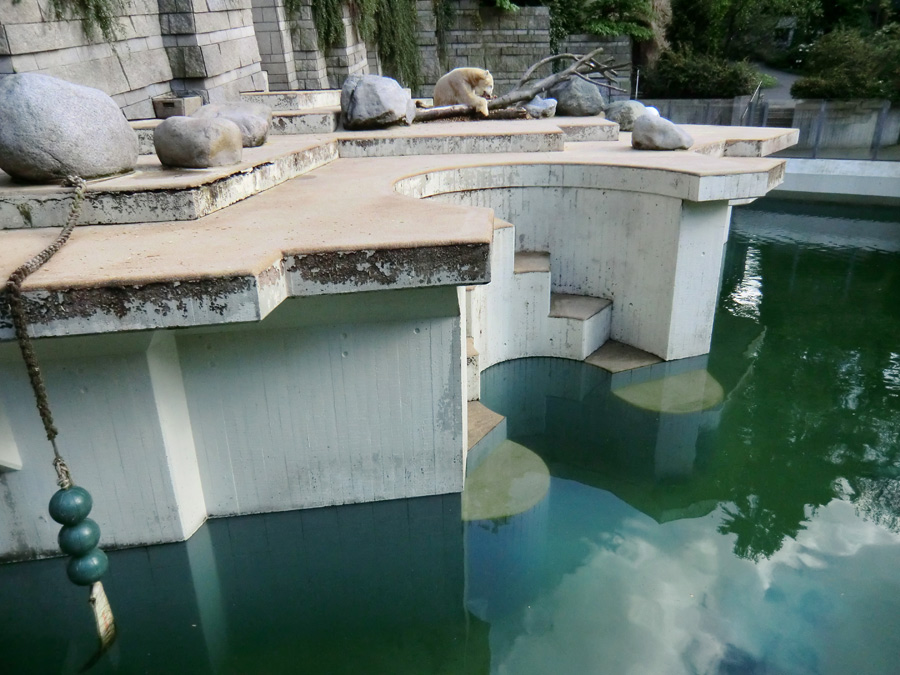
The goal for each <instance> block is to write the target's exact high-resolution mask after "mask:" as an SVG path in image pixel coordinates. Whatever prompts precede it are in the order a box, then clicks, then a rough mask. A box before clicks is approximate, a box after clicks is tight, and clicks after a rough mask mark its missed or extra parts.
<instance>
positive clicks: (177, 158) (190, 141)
mask: <svg viewBox="0 0 900 675" xmlns="http://www.w3.org/2000/svg"><path fill="white" fill-rule="evenodd" d="M153 145H154V147H155V148H156V156H157V157H159V161H160V162H162V163H163V164H165V165H166V166H172V167H183V168H187V169H206V168H209V167H211V166H226V165H228V164H237V163H238V162H240V161H241V152H242V143H241V130H240V128H239V127H238V125H237V124H235V123H234V122H232V121H231V120H227V119H224V118H221V117H218V118H213V119H201V118H196V117H181V116H176V117H168V118H166V119H165V120H163V121H162V122H161V123H160V124H159V126H157V127H156V129H154V130H153Z"/></svg>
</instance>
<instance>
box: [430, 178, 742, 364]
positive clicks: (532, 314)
mask: <svg viewBox="0 0 900 675" xmlns="http://www.w3.org/2000/svg"><path fill="white" fill-rule="evenodd" d="M570 168H573V169H578V168H580V167H564V168H563V170H564V172H565V170H567V169H570ZM569 174H570V175H573V174H574V175H575V181H574V182H581V181H583V180H584V176H580V177H579V176H578V175H577V172H575V171H570V172H569ZM439 199H440V200H441V201H447V202H450V203H455V204H471V205H473V206H485V207H489V208H492V209H494V212H495V214H497V216H499V217H500V218H502V219H504V220H507V221H509V222H512V223H514V224H515V233H514V234H511V233H509V232H505V231H496V232H495V238H494V250H493V252H492V257H491V264H492V274H491V278H492V283H491V286H493V285H494V284H496V283H498V280H500V283H506V282H503V281H502V280H503V279H504V278H505V277H506V276H508V275H510V273H511V270H510V269H508V268H509V265H510V264H511V261H509V260H507V259H505V258H503V257H502V256H503V255H505V254H504V253H503V251H504V247H507V246H513V247H514V248H515V250H518V251H541V250H544V251H549V254H550V268H551V270H552V283H551V282H550V279H551V273H547V274H545V275H544V276H543V277H541V276H540V275H539V274H519V275H515V277H516V280H515V283H514V284H513V285H510V286H509V287H508V288H507V289H505V290H502V291H501V290H499V289H498V290H489V289H490V286H489V287H488V290H485V291H478V290H476V291H474V292H473V303H474V304H473V312H475V313H476V314H479V315H481V316H482V317H483V318H482V321H483V323H484V325H485V326H486V328H483V329H482V331H483V332H485V333H487V334H488V337H487V338H485V336H484V335H480V336H476V335H475V334H473V338H476V339H475V347H476V349H477V350H478V352H479V364H480V367H481V368H482V369H484V368H487V367H489V366H490V365H492V364H494V363H497V362H499V361H503V360H507V359H510V358H519V357H521V356H525V355H539V354H546V355H549V353H548V352H547V349H549V348H550V347H549V343H550V342H555V343H556V344H554V346H553V348H552V351H553V352H554V354H555V355H559V356H565V357H566V358H580V359H584V358H586V357H587V356H588V355H589V354H590V353H591V352H593V351H594V349H596V348H598V347H599V346H600V345H601V344H602V343H603V341H605V340H606V338H607V337H610V336H611V337H612V338H613V339H615V340H618V341H620V342H624V343H626V344H629V345H632V346H634V347H637V348H639V349H642V350H644V351H647V352H650V353H653V354H656V355H658V356H660V357H661V358H663V359H680V358H685V357H689V356H695V355H698V354H705V353H706V352H708V351H709V342H710V338H711V335H712V319H713V311H714V308H715V301H716V294H717V289H718V280H719V274H720V270H721V264H722V256H723V243H724V241H725V239H726V237H727V232H728V226H729V220H730V214H731V212H730V207H729V205H728V201H727V200H723V201H713V202H705V203H694V202H690V201H683V200H681V199H677V198H674V197H669V196H663V195H658V194H653V193H650V194H647V193H640V192H631V191H619V190H608V189H585V188H583V187H580V188H572V187H569V186H559V187H557V186H552V187H524V188H494V189H482V190H466V191H462V192H456V193H443V194H441V196H440V197H439ZM512 237H514V242H512V243H509V242H508V240H510V239H511V238H512ZM542 284H543V285H542ZM544 286H546V289H545V288H544ZM514 288H515V289H516V290H513V289H514ZM551 292H552V293H565V294H572V295H579V296H589V297H592V298H607V299H610V300H612V301H613V305H612V310H611V317H610V318H609V320H610V321H611V326H610V328H609V329H608V330H609V331H610V333H607V335H606V336H605V337H603V338H602V341H600V342H597V337H596V336H594V337H592V336H589V335H588V334H584V336H583V337H578V338H575V337H574V336H573V335H569V336H565V335H564V334H555V335H553V336H551V335H550V334H548V333H546V332H544V331H546V330H547V329H548V327H547V326H545V324H544V323H543V321H544V320H543V319H539V318H538V317H541V316H543V317H546V316H547V312H548V311H549V304H548V303H549V297H550V293H551ZM516 293H521V294H522V296H521V298H519V299H514V297H513V295H514V294H516ZM484 294H487V295H486V296H485V297H487V298H491V297H492V296H493V297H495V298H498V299H499V298H502V299H500V300H498V301H497V304H494V302H495V301H494V300H491V299H487V300H484V301H482V300H480V296H481V295H484ZM525 298H531V299H530V300H528V301H527V303H528V305H527V306H528V313H527V314H526V315H524V316H521V317H520V316H518V315H515V314H513V313H511V312H514V311H517V310H513V309H510V308H513V307H516V306H518V305H520V304H522V303H524V302H526V300H525ZM480 302H484V303H486V304H485V305H484V309H481V308H480V305H479V303H480ZM545 305H547V307H546V310H547V311H545V307H544V306H545ZM500 317H505V318H504V319H501V318H500ZM604 320H605V319H604ZM510 322H511V323H510ZM473 323H476V324H477V322H473ZM497 325H501V326H503V328H501V330H500V333H499V334H495V333H494V331H495V327H496V326H497ZM507 326H509V327H507ZM581 329H586V330H588V332H590V330H591V326H590V323H588V324H585V325H583V326H580V327H579V330H581ZM599 330H600V333H599V334H601V335H602V333H603V331H604V330H607V329H605V328H601V329H599ZM528 335H530V336H532V337H529V338H526V337H525V336H528ZM499 336H502V337H499ZM531 339H534V340H537V341H538V342H542V341H547V343H548V346H547V347H543V348H538V347H536V346H535V345H534V344H531V343H529V342H528V341H529V340H531ZM495 340H499V342H498V343H497V344H498V345H502V346H498V347H495V346H494V344H495ZM573 340H574V342H573ZM591 343H594V348H593V349H591V350H590V351H588V352H587V353H585V354H584V355H583V356H576V354H580V349H581V346H582V345H584V346H585V347H586V346H587V345H588V344H591ZM575 344H578V347H577V348H575V349H572V347H574V345H575ZM563 345H565V347H563Z"/></svg>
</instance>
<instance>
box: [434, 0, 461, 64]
mask: <svg viewBox="0 0 900 675" xmlns="http://www.w3.org/2000/svg"><path fill="white" fill-rule="evenodd" d="M432 9H433V11H434V25H435V31H434V33H435V37H436V38H437V49H438V60H439V61H440V62H441V66H442V68H443V69H444V70H447V69H448V68H449V62H448V59H447V31H448V30H449V29H450V25H451V23H452V22H453V17H454V16H455V15H456V12H455V10H454V8H453V4H452V3H451V2H450V0H432Z"/></svg>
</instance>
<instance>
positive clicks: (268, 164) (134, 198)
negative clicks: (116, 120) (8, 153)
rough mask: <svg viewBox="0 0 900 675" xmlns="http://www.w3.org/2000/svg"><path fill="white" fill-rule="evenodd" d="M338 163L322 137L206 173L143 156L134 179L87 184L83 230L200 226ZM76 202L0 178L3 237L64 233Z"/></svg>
mask: <svg viewBox="0 0 900 675" xmlns="http://www.w3.org/2000/svg"><path fill="white" fill-rule="evenodd" d="M335 159H337V147H336V144H335V143H334V142H333V141H329V140H325V139H321V138H318V137H311V138H304V139H273V140H272V141H270V142H269V143H267V144H266V145H265V146H263V147H260V148H246V149H244V151H243V159H242V161H241V163H240V164H237V165H234V166H228V167H217V168H210V169H206V170H191V171H184V170H181V171H179V170H177V169H168V168H166V167H163V166H162V165H161V164H160V163H159V160H158V159H157V158H156V157H155V156H144V157H141V158H140V160H139V161H138V164H137V167H136V171H135V172H134V173H133V174H131V175H129V176H123V177H121V178H114V179H110V180H105V181H97V182H94V183H89V184H88V186H87V189H86V191H85V201H84V205H83V206H82V210H81V218H80V221H79V222H80V223H81V224H99V225H103V224H121V223H152V222H164V221H169V220H196V219H197V218H200V217H202V216H205V215H207V214H209V213H213V212H215V211H218V210H219V209H221V208H224V207H226V206H229V205H231V204H234V203H235V202H238V201H240V200H242V199H245V198H246V197H249V196H251V195H254V194H256V193H258V192H260V191H262V190H267V189H269V188H271V187H274V186H275V185H279V184H281V183H283V182H284V181H286V180H290V179H291V178H295V177H297V176H299V175H302V174H304V173H306V172H308V171H312V170H313V169H315V168H317V167H320V166H323V165H324V164H327V163H329V162H331V161H333V160H335ZM71 199H72V190H69V189H63V188H59V187H45V186H31V187H27V186H21V185H17V184H15V183H13V182H12V181H11V180H10V179H9V178H8V177H7V176H6V175H4V174H2V173H0V231H2V230H3V229H20V228H26V229H28V228H39V227H57V226H60V224H61V223H64V222H65V219H66V217H67V214H68V212H69V208H70V206H71Z"/></svg>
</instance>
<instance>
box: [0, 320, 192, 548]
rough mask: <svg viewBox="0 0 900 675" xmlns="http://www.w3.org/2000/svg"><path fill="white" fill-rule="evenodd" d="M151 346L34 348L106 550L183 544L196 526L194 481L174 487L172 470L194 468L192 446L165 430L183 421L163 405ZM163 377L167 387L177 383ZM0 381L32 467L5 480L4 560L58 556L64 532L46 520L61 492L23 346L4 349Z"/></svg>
mask: <svg viewBox="0 0 900 675" xmlns="http://www.w3.org/2000/svg"><path fill="white" fill-rule="evenodd" d="M151 339H152V336H151V334H149V333H144V334H139V335H136V334H131V335H129V334H121V333H120V334H117V335H114V336H96V337H92V338H64V339H63V338H60V339H56V340H52V341H38V342H37V343H36V349H37V353H38V358H39V359H40V363H41V370H42V372H43V374H44V378H45V380H46V384H47V390H48V393H49V398H50V403H51V406H52V409H53V415H54V420H55V422H56V425H57V428H58V429H59V430H60V435H59V437H58V438H57V444H58V446H59V449H60V452H61V453H62V455H63V457H64V458H65V459H66V461H67V462H68V464H69V468H70V469H71V471H72V477H73V479H74V480H75V482H76V483H77V484H79V485H82V486H84V487H85V488H86V489H88V490H89V491H90V492H91V494H92V495H93V497H94V509H93V511H92V513H91V517H92V518H93V519H94V520H96V521H97V523H98V524H99V525H100V529H101V532H102V539H101V546H105V547H111V548H115V547H121V546H135V545H139V544H148V543H159V542H166V541H180V540H183V539H185V538H186V537H188V536H189V535H190V534H191V532H193V529H191V528H192V527H194V526H195V525H196V521H197V518H196V505H195V504H194V506H193V510H191V509H188V511H187V513H185V514H182V506H183V505H184V504H185V503H186V502H185V500H184V497H185V494H186V492H187V490H186V489H185V488H186V485H187V483H188V482H189V480H190V477H191V476H190V472H187V473H186V474H185V475H184V476H180V477H178V478H177V480H176V478H175V476H173V474H172V471H173V468H179V469H183V468H184V467H185V466H186V465H187V466H189V463H190V457H189V447H188V446H189V442H188V441H186V440H185V439H184V437H183V436H178V434H179V433H181V432H178V431H176V430H172V429H171V428H169V429H167V428H166V427H167V425H168V424H172V423H176V424H177V423H180V421H181V420H180V418H179V415H178V414H177V406H178V402H177V401H175V402H174V403H170V406H171V407H170V409H168V410H165V411H160V409H159V407H158V403H159V400H158V396H157V391H155V390H154V381H153V378H152V376H151V365H150V362H149V360H148V354H147V350H148V348H149V346H150V343H151ZM155 358H157V363H156V364H155V365H154V367H155V368H159V367H160V363H159V360H158V359H159V355H157V356H156V357H155ZM164 367H165V366H164ZM161 379H162V380H163V382H164V383H165V384H166V385H167V386H166V387H165V388H166V389H168V388H169V387H168V385H170V384H171V379H172V378H171V377H170V376H169V375H166V374H163V377H162V378H161ZM0 381H2V382H3V387H0V406H2V407H3V408H4V410H5V411H6V413H7V418H8V420H9V422H10V424H11V427H12V433H13V436H14V437H15V439H16V441H17V443H18V445H19V450H20V452H21V454H22V456H23V459H24V460H25V461H24V466H23V467H22V470H21V471H17V472H12V473H6V474H0V493H3V494H2V495H0V499H5V503H6V505H7V506H8V508H3V509H0V558H12V559H27V558H31V557H36V556H44V555H57V554H58V553H59V551H58V546H57V543H56V535H57V532H58V530H59V526H58V525H57V524H56V523H53V522H52V521H51V520H50V518H49V516H48V515H47V502H48V500H49V499H50V496H51V495H52V494H53V493H54V492H55V491H56V489H57V488H56V485H55V474H54V471H53V468H52V466H51V460H52V459H53V454H52V450H51V448H50V444H49V443H48V442H47V439H46V436H45V434H44V429H43V426H42V425H41V421H40V418H39V417H38V414H37V411H36V409H35V404H34V397H33V395H32V392H31V387H30V385H29V383H28V377H27V375H26V372H25V367H24V366H23V364H22V362H21V355H20V354H19V353H18V346H17V345H15V344H11V343H9V344H2V345H0ZM167 436H168V438H167ZM173 440H175V441H177V442H173V443H171V445H170V446H169V447H167V442H171V441H173ZM178 454H180V455H181V456H180V457H177V459H176V455H178ZM176 482H177V483H178V484H177V485H176ZM188 501H190V500H188Z"/></svg>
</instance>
